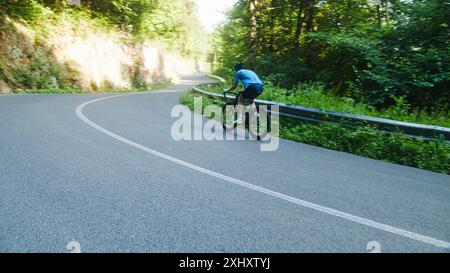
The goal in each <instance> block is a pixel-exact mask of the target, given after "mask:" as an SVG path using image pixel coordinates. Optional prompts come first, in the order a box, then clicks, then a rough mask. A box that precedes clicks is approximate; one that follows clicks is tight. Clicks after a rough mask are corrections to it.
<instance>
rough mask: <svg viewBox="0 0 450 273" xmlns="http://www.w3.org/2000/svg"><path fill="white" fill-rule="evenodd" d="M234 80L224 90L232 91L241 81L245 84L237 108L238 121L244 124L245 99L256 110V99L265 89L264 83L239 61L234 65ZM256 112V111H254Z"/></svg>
mask: <svg viewBox="0 0 450 273" xmlns="http://www.w3.org/2000/svg"><path fill="white" fill-rule="evenodd" d="M234 71H235V73H234V81H233V85H232V86H231V87H230V88H228V89H225V90H224V92H230V91H232V90H234V89H236V88H237V87H238V84H239V81H241V82H242V84H243V85H244V88H245V90H244V91H243V92H239V93H238V94H239V96H238V102H237V104H238V105H237V106H236V110H237V113H238V118H237V123H238V124H242V123H243V119H242V115H243V112H244V100H247V101H249V102H251V107H252V110H256V105H255V103H254V99H255V98H256V97H258V96H259V95H261V93H262V92H263V91H264V84H263V82H262V81H261V79H260V78H259V77H258V75H256V73H255V72H253V71H251V70H249V69H246V68H245V67H244V65H243V64H241V63H239V64H236V65H235V66H234ZM254 113H256V111H254Z"/></svg>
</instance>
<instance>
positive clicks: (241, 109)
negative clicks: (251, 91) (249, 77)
mask: <svg viewBox="0 0 450 273" xmlns="http://www.w3.org/2000/svg"><path fill="white" fill-rule="evenodd" d="M244 92H245V91H244ZM242 93H243V92H239V93H238V99H237V104H236V112H237V114H238V123H242V121H243V118H242V116H243V113H244V97H243V95H242Z"/></svg>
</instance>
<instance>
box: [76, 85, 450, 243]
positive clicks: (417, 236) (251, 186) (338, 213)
mask: <svg viewBox="0 0 450 273" xmlns="http://www.w3.org/2000/svg"><path fill="white" fill-rule="evenodd" d="M173 92H179V91H173V90H172V91H171V90H169V91H152V92H145V93H128V94H120V95H115V96H108V97H102V98H98V99H94V100H91V101H87V102H85V103H83V104H80V105H78V106H77V108H76V109H75V113H76V115H77V116H78V118H79V119H81V120H82V121H83V122H84V123H86V124H88V125H89V126H91V127H93V128H95V129H96V130H98V131H100V132H102V133H104V134H105V135H108V136H110V137H112V138H114V139H116V140H118V141H120V142H123V143H125V144H127V145H130V146H132V147H135V148H137V149H139V150H142V151H144V152H146V153H149V154H151V155H154V156H158V157H160V158H163V159H166V160H168V161H171V162H173V163H175V164H178V165H181V166H184V167H187V168H190V169H192V170H196V171H198V172H201V173H204V174H207V175H210V176H213V177H216V178H219V179H221V180H224V181H227V182H230V183H233V184H235V185H239V186H242V187H245V188H248V189H251V190H254V191H257V192H260V193H264V194H266V195H270V196H273V197H276V198H279V199H282V200H285V201H288V202H291V203H294V204H296V205H300V206H303V207H306V208H310V209H313V210H316V211H319V212H322V213H325V214H328V215H332V216H335V217H339V218H342V219H345V220H348V221H351V222H354V223H358V224H361V225H364V226H368V227H371V228H374V229H378V230H382V231H385V232H388V233H391V234H395V235H399V236H402V237H405V238H409V239H412V240H415V241H419V242H422V243H425V244H429V245H432V246H435V247H441V248H447V249H450V242H447V241H443V240H439V239H435V238H432V237H429V236H425V235H421V234H418V233H415V232H411V231H408V230H405V229H401V228H396V227H393V226H390V225H386V224H382V223H378V222H376V221H373V220H370V219H367V218H363V217H359V216H355V215H352V214H349V213H345V212H342V211H339V210H335V209H332V208H329V207H325V206H321V205H318V204H315V203H311V202H308V201H305V200H301V199H298V198H295V197H292V196H289V195H286V194H283V193H279V192H276V191H272V190H269V189H266V188H263V187H260V186H256V185H254V184H251V183H248V182H245V181H242V180H239V179H236V178H233V177H230V176H226V175H223V174H220V173H217V172H214V171H211V170H208V169H205V168H202V167H200V166H197V165H194V164H191V163H189V162H186V161H183V160H181V159H178V158H175V157H173V156H170V155H166V154H163V153H161V152H158V151H156V150H153V149H150V148H148V147H145V146H143V145H141V144H138V143H136V142H133V141H131V140H129V139H127V138H125V137H122V136H119V135H117V134H115V133H113V132H111V131H108V130H106V129H105V128H103V127H101V126H99V125H97V124H95V123H94V122H92V121H91V120H89V119H88V118H87V117H86V116H85V115H84V114H83V108H84V107H85V106H87V105H89V104H92V103H95V102H99V101H103V100H107V99H112V98H118V97H123V96H130V95H135V94H153V93H173Z"/></svg>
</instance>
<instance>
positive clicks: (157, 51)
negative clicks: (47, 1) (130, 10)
mask: <svg viewBox="0 0 450 273" xmlns="http://www.w3.org/2000/svg"><path fill="white" fill-rule="evenodd" d="M2 25H8V27H7V28H2V29H0V38H1V43H0V88H1V90H3V91H8V90H14V89H19V88H20V89H22V88H60V87H72V88H73V87H75V88H82V89H85V90H91V91H97V90H99V89H107V88H132V87H142V86H146V85H151V84H154V83H158V82H165V81H173V80H176V79H177V78H178V76H179V75H180V74H190V73H196V72H199V70H202V68H203V67H206V66H205V65H204V64H203V63H202V62H201V61H199V60H194V59H189V58H186V57H183V56H181V55H179V54H176V53H170V52H165V51H164V50H162V49H161V47H159V46H158V45H156V44H155V43H151V42H148V41H144V42H139V43H138V42H134V41H133V39H132V37H130V35H128V34H126V33H123V32H119V31H108V30H106V29H102V28H100V27H94V26H93V25H92V24H90V23H89V22H84V21H78V22H76V24H74V23H73V22H72V23H67V24H64V25H59V26H55V27H54V28H53V29H52V31H51V32H48V33H46V35H45V37H44V38H43V37H42V35H40V33H37V32H36V31H34V30H31V29H29V28H27V27H25V26H24V25H22V24H19V23H17V22H12V21H10V20H8V19H6V20H5V21H4V22H2Z"/></svg>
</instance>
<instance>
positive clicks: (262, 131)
mask: <svg viewBox="0 0 450 273" xmlns="http://www.w3.org/2000/svg"><path fill="white" fill-rule="evenodd" d="M256 107H257V110H256V111H257V113H258V115H257V116H256V128H254V127H253V128H252V126H250V125H248V127H247V129H248V132H249V134H250V136H251V137H252V138H254V139H255V138H256V139H257V140H258V141H259V140H261V139H263V138H265V137H266V136H267V134H269V132H270V131H271V114H270V112H269V111H267V108H263V107H259V106H256ZM263 125H264V126H263Z"/></svg>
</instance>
